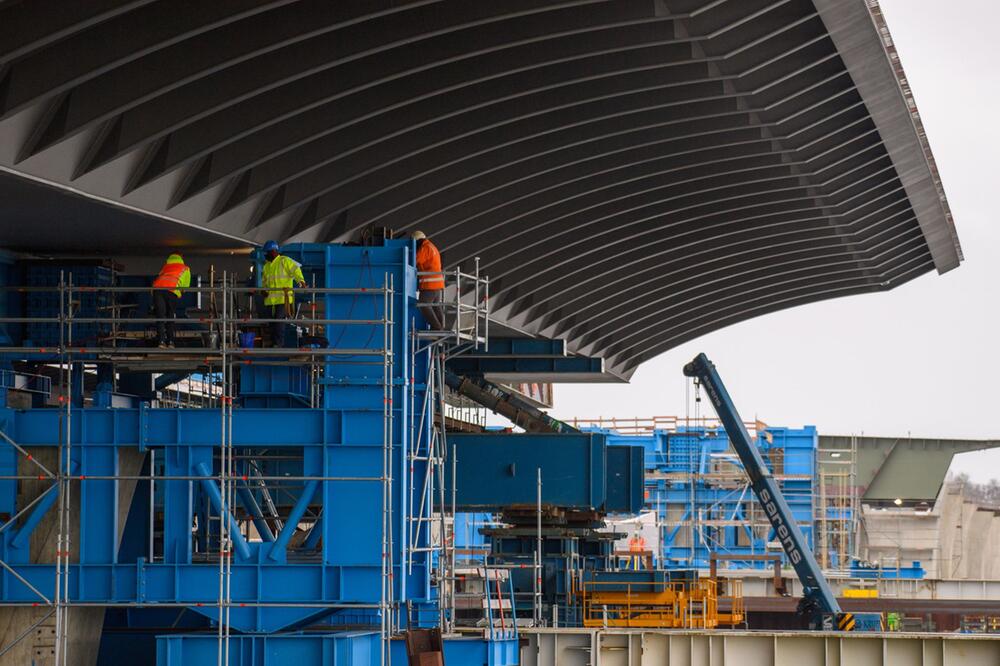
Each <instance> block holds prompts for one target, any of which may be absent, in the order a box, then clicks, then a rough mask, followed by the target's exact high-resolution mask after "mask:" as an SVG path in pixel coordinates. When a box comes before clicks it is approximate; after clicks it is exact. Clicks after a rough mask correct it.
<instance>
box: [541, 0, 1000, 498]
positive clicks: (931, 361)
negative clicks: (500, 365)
mask: <svg viewBox="0 0 1000 666" xmlns="http://www.w3.org/2000/svg"><path fill="white" fill-rule="evenodd" d="M881 4H882V7H883V10H884V12H885V15H886V18H887V20H888V22H889V28H890V30H891V31H892V35H893V37H894V39H895V41H896V46H897V48H898V50H899V53H900V57H901V58H902V61H903V66H904V68H905V69H906V74H907V77H908V79H909V81H910V84H911V86H912V88H913V91H914V95H915V97H916V100H917V105H918V107H919V109H920V113H921V115H922V117H923V121H924V125H925V128H926V130H927V134H928V136H929V137H930V143H931V148H932V150H933V151H934V155H935V157H936V158H937V162H938V166H939V168H940V171H941V177H942V179H943V181H944V185H945V190H946V192H947V194H948V199H949V202H950V203H951V208H952V212H953V214H954V216H955V220H956V224H957V226H958V233H959V238H960V239H961V242H962V247H963V249H964V252H965V262H964V263H963V264H962V266H961V267H960V268H958V269H956V270H954V271H951V272H950V273H947V274H946V275H937V274H928V275H925V276H923V277H920V278H918V279H917V280H915V281H913V282H910V283H909V284H906V285H904V286H902V287H899V288H897V289H895V290H892V291H890V292H887V293H884V294H875V295H867V296H854V297H850V298H845V299H840V300H834V301H825V302H822V303H817V304H814V305H807V306H804V307H797V308H792V309H790V310H785V311H783V312H779V313H776V314H770V315H766V316H764V317H760V318H757V319H753V320H750V321H747V322H743V323H741V324H737V325H735V326H730V327H729V328H726V329H723V330H721V331H717V332H715V333H712V334H710V335H706V336H705V337H702V338H700V339H698V340H696V341H694V342H692V343H689V344H685V345H683V346H681V347H678V348H677V349H674V350H673V351H670V352H668V353H666V354H663V355H662V356H660V357H658V358H656V359H654V360H652V361H649V362H647V363H646V364H644V365H643V366H642V367H640V368H639V370H638V371H637V372H636V374H635V375H634V377H633V379H632V383H631V384H629V385H569V384H566V385H559V386H557V387H556V388H555V396H556V403H555V409H554V410H553V413H554V414H555V415H556V416H560V417H564V418H565V417H571V416H577V415H578V416H622V417H625V416H629V417H631V416H650V415H654V414H657V415H681V416H683V415H684V413H685V378H684V377H683V376H682V375H681V366H682V365H683V364H684V363H685V362H687V361H689V360H690V359H691V358H693V357H694V356H695V354H697V353H698V352H699V351H704V352H706V353H707V354H708V355H709V357H710V358H712V359H713V360H714V361H715V363H716V365H717V366H718V368H719V370H720V372H721V374H722V376H723V378H724V379H725V380H726V383H727V386H728V387H729V389H730V391H731V392H732V394H733V396H734V398H735V400H736V404H737V406H738V407H739V408H740V410H741V412H742V413H743V416H744V417H745V418H748V419H749V418H750V417H752V416H754V415H757V417H759V418H760V419H761V420H763V421H765V422H767V423H770V424H772V425H787V426H800V425H804V424H811V425H815V426H817V428H819V430H820V432H821V433H827V434H851V433H859V434H860V433H862V432H864V433H866V434H872V435H886V436H897V435H906V434H907V433H910V434H912V435H913V436H914V437H918V436H922V437H949V438H976V439H987V438H996V439H1000V405H998V391H997V389H996V384H997V382H1000V353H998V333H1000V314H998V307H1000V304H998V302H997V282H998V278H1000V227H998V225H997V221H996V220H997V204H996V200H997V193H998V190H1000V182H998V178H997V174H998V172H1000V169H998V166H997V165H998V162H1000V129H998V127H1000V126H998V123H997V117H998V114H1000V91H998V83H1000V77H998V75H997V67H998V64H1000V46H998V45H997V40H996V39H991V38H990V37H989V31H987V30H983V26H984V25H997V20H998V19H1000V4H998V3H996V2H995V0H961V1H960V2H958V3H942V2H941V1H940V0H882V3H881ZM945 8H947V10H945ZM706 408H707V409H709V410H710V408H709V407H707V404H706ZM952 469H953V470H954V471H965V472H968V473H969V474H970V476H972V478H973V479H974V480H978V481H986V480H989V479H990V478H994V477H997V478H1000V450H994V451H990V452H984V453H970V454H964V455H962V456H959V457H957V458H956V461H955V464H954V465H953V466H952Z"/></svg>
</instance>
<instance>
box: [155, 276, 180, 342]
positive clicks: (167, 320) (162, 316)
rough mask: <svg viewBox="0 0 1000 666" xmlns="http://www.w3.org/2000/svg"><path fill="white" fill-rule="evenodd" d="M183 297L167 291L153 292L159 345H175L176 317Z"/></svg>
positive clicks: (158, 290)
mask: <svg viewBox="0 0 1000 666" xmlns="http://www.w3.org/2000/svg"><path fill="white" fill-rule="evenodd" d="M180 300H181V297H180V296H178V295H177V294H175V293H174V292H172V291H168V290H167V289H157V290H155V291H154V292H153V313H154V315H155V316H156V319H157V320H158V321H157V322H156V338H157V340H156V341H157V342H158V343H159V344H170V345H172V344H174V317H176V316H177V304H178V303H179V302H180Z"/></svg>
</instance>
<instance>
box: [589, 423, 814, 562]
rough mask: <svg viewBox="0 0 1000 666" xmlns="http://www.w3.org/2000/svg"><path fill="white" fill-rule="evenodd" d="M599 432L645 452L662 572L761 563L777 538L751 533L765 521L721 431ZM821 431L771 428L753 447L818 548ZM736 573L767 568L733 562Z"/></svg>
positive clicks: (647, 503)
mask: <svg viewBox="0 0 1000 666" xmlns="http://www.w3.org/2000/svg"><path fill="white" fill-rule="evenodd" d="M588 431H592V432H602V433H604V434H605V435H606V436H607V438H608V443H609V444H613V445H618V444H634V445H642V446H643V448H644V450H645V468H646V476H645V508H646V509H647V510H650V511H655V512H656V514H657V520H658V522H659V524H660V552H659V553H658V556H659V566H661V567H665V568H678V567H679V568H685V567H691V566H694V567H698V568H708V566H709V558H710V556H711V555H712V554H713V553H724V554H726V555H736V556H738V555H759V554H762V553H765V552H768V549H767V544H768V542H773V541H774V534H773V530H767V531H765V532H761V531H754V530H753V529H752V527H751V519H754V518H756V520H755V522H757V523H760V522H761V521H763V520H764V517H763V514H762V513H761V512H760V509H759V507H758V506H757V504H756V500H754V498H753V496H752V493H750V492H749V491H748V490H747V488H746V486H745V484H744V483H741V482H738V481H735V480H734V478H733V477H734V475H738V474H739V473H741V472H742V469H743V466H742V464H741V463H740V461H739V459H738V458H737V457H736V456H735V455H734V454H733V453H732V449H731V448H730V445H729V437H728V436H727V435H726V432H725V430H723V429H722V428H721V427H704V426H681V427H679V428H678V429H677V430H675V431H674V430H671V431H667V430H656V431H654V432H652V433H651V434H648V435H623V434H620V433H618V432H616V431H614V430H610V429H588ZM818 442H819V437H818V434H817V432H816V428H815V427H813V426H805V427H803V428H784V427H768V428H767V429H766V430H762V431H760V432H758V434H757V437H756V438H755V440H754V443H755V445H756V446H757V447H758V448H759V450H760V451H761V454H762V455H763V457H764V462H765V464H766V465H767V466H768V468H769V469H770V470H771V471H772V473H773V474H775V475H776V478H778V483H779V486H780V488H781V491H782V493H783V494H784V495H785V498H786V500H787V501H788V505H789V507H790V508H791V511H792V515H793V516H794V517H795V521H796V522H797V523H798V525H799V527H800V528H801V529H802V532H803V534H804V536H805V538H806V541H807V543H809V544H810V546H812V544H813V533H814V529H813V519H814V518H813V517H814V510H815V507H814V501H813V497H814V484H815V483H816V449H817V445H818ZM728 564H729V565H730V566H731V567H734V568H764V567H766V566H767V564H766V563H765V562H763V561H759V560H757V561H755V560H749V559H748V560H739V559H738V558H737V559H735V560H733V561H729V562H728Z"/></svg>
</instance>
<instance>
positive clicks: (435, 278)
mask: <svg viewBox="0 0 1000 666" xmlns="http://www.w3.org/2000/svg"><path fill="white" fill-rule="evenodd" d="M410 237H411V238H413V240H414V241H416V243H417V285H418V287H419V288H420V296H419V298H418V305H417V307H418V308H420V312H422V313H423V315H424V319H426V320H427V323H428V324H430V327H431V329H432V330H435V331H443V330H444V273H443V272H442V271H441V253H440V252H439V251H438V249H437V247H436V246H435V245H434V243H432V242H431V241H430V239H429V238H427V236H426V235H425V234H424V232H422V231H414V232H413V233H412V234H410Z"/></svg>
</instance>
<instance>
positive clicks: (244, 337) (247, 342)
mask: <svg viewBox="0 0 1000 666" xmlns="http://www.w3.org/2000/svg"><path fill="white" fill-rule="evenodd" d="M256 338H257V334H256V333H240V347H243V348H244V349H249V348H251V347H253V345H254V342H255V341H256Z"/></svg>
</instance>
